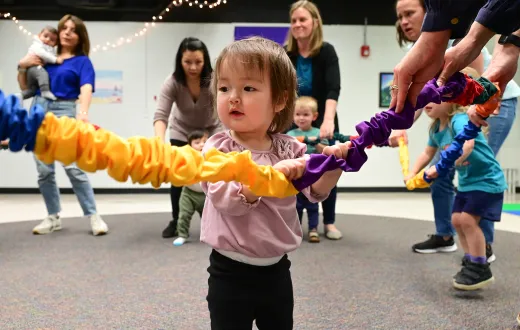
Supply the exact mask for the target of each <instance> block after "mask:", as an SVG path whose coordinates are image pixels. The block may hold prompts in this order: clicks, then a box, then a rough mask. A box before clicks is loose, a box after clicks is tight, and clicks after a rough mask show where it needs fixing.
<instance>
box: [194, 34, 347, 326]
mask: <svg viewBox="0 0 520 330" xmlns="http://www.w3.org/2000/svg"><path fill="white" fill-rule="evenodd" d="M211 89H212V92H213V93H214V99H215V105H216V109H217V113H218V116H219V118H220V120H221V121H222V123H223V124H224V126H225V127H227V128H228V129H229V130H227V131H225V132H220V133H217V134H215V135H213V136H212V137H210V138H209V139H208V141H207V142H206V144H205V146H204V149H203V153H204V152H205V151H207V150H209V149H210V148H216V149H218V150H220V151H222V152H225V153H228V152H233V151H237V152H241V151H244V150H249V151H250V152H251V155H252V159H253V160H254V161H255V162H256V163H258V164H260V165H272V166H273V167H274V168H275V169H276V170H278V171H280V172H282V173H283V174H285V176H286V177H287V178H288V179H289V180H293V179H296V178H299V177H301V175H302V174H303V172H304V170H305V162H306V157H304V156H305V150H306V146H305V144H302V143H300V142H298V141H297V140H296V139H295V138H293V137H290V136H287V135H284V134H280V132H283V131H284V130H286V129H287V128H288V127H290V125H291V124H292V120H293V112H294V100H295V97H296V72H295V69H294V67H293V65H292V63H291V61H290V59H289V57H288V56H287V55H286V53H285V51H284V49H283V48H282V47H281V46H280V45H278V44H277V43H275V42H273V41H270V40H267V39H263V38H250V39H243V40H240V41H236V42H234V43H232V44H231V45H229V46H227V47H226V48H224V50H223V51H222V52H221V54H220V56H219V57H218V59H217V62H216V66H215V72H214V76H213V80H212V85H211ZM349 145H350V143H346V144H339V145H336V146H333V147H326V148H325V149H324V150H323V153H324V154H326V155H331V154H333V155H335V156H336V157H338V158H345V157H346V154H347V152H348V147H349ZM341 173H342V172H341V170H335V171H331V172H328V173H326V174H325V175H324V176H322V177H321V178H320V180H319V181H317V182H316V183H314V184H313V185H312V186H311V187H308V188H306V189H304V191H303V193H304V194H305V195H306V196H307V198H309V199H310V200H311V201H314V202H318V201H321V200H324V199H325V198H326V197H327V196H328V194H329V192H330V190H331V189H332V188H333V187H334V186H335V184H336V182H337V181H338V179H339V177H340V176H341ZM202 189H203V190H204V192H205V193H206V203H205V205H204V213H203V214H202V224H201V241H203V242H205V243H206V244H208V245H209V246H211V247H212V248H213V250H212V252H211V255H210V258H209V259H210V266H209V267H208V272H209V280H208V285H209V289H208V295H207V301H208V308H209V312H210V318H211V329H252V326H253V321H254V320H256V325H257V327H258V329H260V330H264V329H279V330H285V329H287V330H290V329H292V328H293V308H294V296H293V287H292V279H291V273H290V270H289V269H290V265H291V262H290V261H289V259H288V257H287V253H289V252H291V251H294V250H295V249H297V248H298V247H299V246H300V244H301V241H302V230H301V225H300V223H299V220H298V215H297V214H296V212H295V206H296V197H295V196H292V197H287V198H283V199H278V198H273V197H259V196H256V195H255V194H253V193H252V192H251V190H249V189H248V187H247V186H244V185H242V184H240V183H237V182H217V183H209V182H203V183H202Z"/></svg>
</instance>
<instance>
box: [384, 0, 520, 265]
mask: <svg viewBox="0 0 520 330" xmlns="http://www.w3.org/2000/svg"><path fill="white" fill-rule="evenodd" d="M396 13H397V23H396V28H397V39H398V42H399V45H400V46H401V47H403V46H407V45H408V46H409V48H411V46H413V43H414V42H416V41H417V39H419V36H420V35H421V26H422V23H423V21H424V17H425V13H426V7H425V5H424V0H397V1H396ZM452 43H453V42H450V44H449V46H450V47H451V45H452ZM489 61H490V56H489V52H488V51H487V49H486V48H485V47H484V48H483V49H482V52H481V55H480V56H479V57H478V58H477V59H476V60H475V61H474V62H473V63H471V64H470V65H469V67H472V68H474V69H475V70H476V71H477V72H478V74H482V72H483V71H484V70H485V69H486V68H487V66H488V65H489ZM518 96H520V87H519V86H518V85H517V84H516V83H515V82H514V81H510V82H509V84H508V85H507V87H506V89H505V91H504V93H503V95H502V101H501V104H500V114H499V115H497V116H493V117H490V118H489V119H488V122H489V133H488V143H489V146H490V147H491V150H492V151H493V153H494V155H495V156H496V155H497V154H498V152H499V150H500V147H501V146H502V144H503V143H504V141H505V139H506V138H507V135H508V134H509V131H510V130H511V127H512V125H513V121H514V119H515V113H516V105H517V98H518ZM421 113H422V110H418V111H417V112H416V114H415V120H417V119H418V118H419V117H420V115H421ZM399 137H404V138H405V139H406V133H405V131H394V132H392V135H391V136H390V139H389V143H390V146H392V147H396V146H397V145H398V144H397V141H398V138H399ZM438 159H439V154H437V155H436V157H435V158H434V160H433V161H434V162H436V161H437V160H438ZM454 175H455V172H454V171H452V172H451V173H450V175H448V176H446V177H443V178H439V179H437V180H435V181H434V183H433V184H432V186H431V194H432V202H433V209H434V217H435V228H436V233H435V234H434V235H431V236H430V237H429V239H427V240H425V241H424V242H420V243H417V244H414V245H413V247H412V249H413V251H415V252H419V253H435V252H453V251H456V250H457V245H456V244H455V240H454V239H453V236H454V235H455V230H454V228H453V226H452V225H451V211H452V206H453V200H454V196H455V188H454V186H453V178H454ZM480 227H481V228H482V231H483V232H484V236H485V238H486V243H487V244H486V255H487V257H488V261H489V262H493V261H494V260H495V259H496V257H495V255H494V253H493V249H492V247H491V244H492V243H493V241H494V222H493V221H488V220H486V219H485V218H484V219H482V221H480Z"/></svg>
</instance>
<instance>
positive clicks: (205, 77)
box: [153, 37, 222, 238]
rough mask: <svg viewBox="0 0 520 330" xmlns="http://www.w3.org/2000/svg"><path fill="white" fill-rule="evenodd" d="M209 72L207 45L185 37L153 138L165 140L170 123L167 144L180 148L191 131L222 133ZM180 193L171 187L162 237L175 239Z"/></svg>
mask: <svg viewBox="0 0 520 330" xmlns="http://www.w3.org/2000/svg"><path fill="white" fill-rule="evenodd" d="M212 71H213V69H212V68H211V61H210V58H209V53H208V49H207V48H206V45H205V44H204V43H203V42H202V41H200V40H199V39H197V38H191V37H190V38H185V39H184V40H183V41H182V42H181V44H180V46H179V50H178V51H177V56H176V59H175V71H174V73H173V75H171V76H169V77H168V78H166V81H165V82H164V84H163V86H162V89H161V94H160V95H159V100H158V104H157V110H156V111H155V115H154V119H153V123H154V124H153V125H154V130H155V135H156V136H159V137H161V138H163V139H164V138H165V133H166V128H167V126H168V122H169V126H170V143H171V145H172V146H179V147H181V146H184V145H186V144H187V141H188V139H187V136H188V134H189V133H190V132H192V131H195V130H204V131H207V132H208V134H209V135H210V136H211V135H213V134H214V133H216V132H218V131H221V130H222V126H221V124H220V121H219V120H218V117H217V116H216V114H215V113H214V111H213V105H212V99H211V93H210V90H209V88H208V87H209V83H210V80H211V73H212ZM174 104H175V108H174V111H173V116H171V117H170V114H171V112H172V106H173V105H174ZM181 190H182V187H174V186H172V187H171V191H170V198H171V203H172V220H171V221H170V222H169V223H168V226H167V227H166V228H165V229H164V231H163V233H162V236H163V237H164V238H170V237H174V236H177V218H178V216H179V199H180V195H181Z"/></svg>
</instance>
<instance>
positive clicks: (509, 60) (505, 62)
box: [482, 44, 520, 93]
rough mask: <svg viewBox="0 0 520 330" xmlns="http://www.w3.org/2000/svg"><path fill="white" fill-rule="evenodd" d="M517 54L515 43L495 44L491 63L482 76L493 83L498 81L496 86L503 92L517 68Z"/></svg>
mask: <svg viewBox="0 0 520 330" xmlns="http://www.w3.org/2000/svg"><path fill="white" fill-rule="evenodd" d="M519 54H520V48H518V47H517V46H515V45H500V44H497V45H496V46H495V51H494V52H493V58H492V59H491V63H490V64H489V66H488V68H487V69H486V70H485V71H484V73H483V74H482V76H483V77H485V78H487V79H488V80H489V81H491V82H493V83H498V87H499V88H500V91H501V92H502V93H503V92H504V90H505V88H506V85H507V84H508V83H509V82H510V81H511V79H513V77H514V76H515V73H516V70H517V69H518V56H519Z"/></svg>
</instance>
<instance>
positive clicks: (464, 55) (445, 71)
mask: <svg viewBox="0 0 520 330" xmlns="http://www.w3.org/2000/svg"><path fill="white" fill-rule="evenodd" d="M493 35H494V32H493V31H491V30H489V29H488V28H486V27H484V26H483V25H481V24H480V23H478V22H475V23H473V24H472V25H471V29H470V32H468V35H467V36H465V37H464V38H463V39H462V40H461V41H460V42H459V43H458V44H456V45H455V46H453V47H451V48H450V49H448V50H447V51H446V54H445V55H444V66H443V68H442V72H441V73H440V74H439V78H438V79H437V85H439V86H442V85H444V84H445V83H446V81H447V80H448V79H449V78H450V77H451V76H452V75H453V74H454V73H455V72H458V71H460V70H462V69H464V68H465V67H467V66H468V65H469V64H471V62H473V61H474V60H475V59H476V58H477V57H478V56H479V55H480V52H481V51H482V48H483V47H484V46H485V45H486V43H487V42H488V41H489V39H491V37H493Z"/></svg>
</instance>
